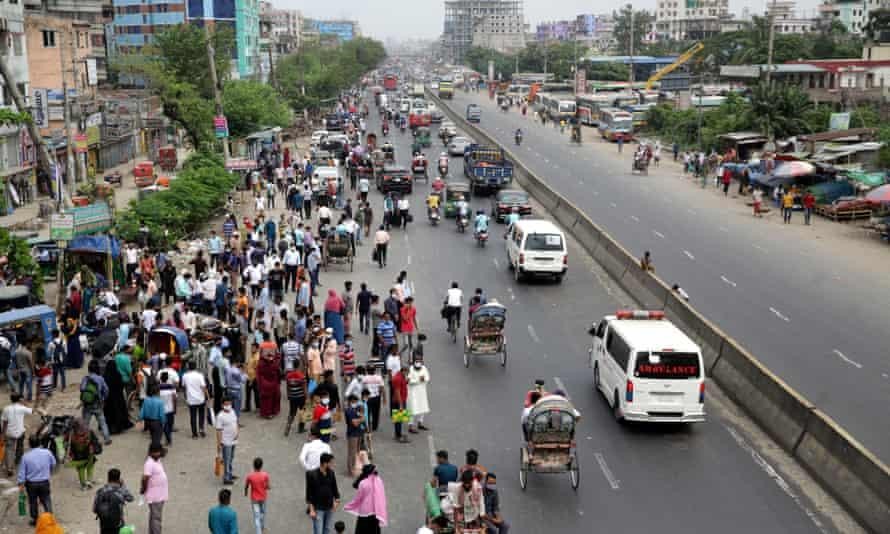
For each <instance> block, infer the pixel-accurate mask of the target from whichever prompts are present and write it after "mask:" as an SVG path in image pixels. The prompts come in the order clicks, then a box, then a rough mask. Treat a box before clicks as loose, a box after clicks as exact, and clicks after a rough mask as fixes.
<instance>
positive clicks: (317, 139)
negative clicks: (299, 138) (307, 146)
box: [310, 130, 330, 145]
mask: <svg viewBox="0 0 890 534" xmlns="http://www.w3.org/2000/svg"><path fill="white" fill-rule="evenodd" d="M329 135H330V132H329V131H327V130H315V131H314V132H312V139H311V141H310V142H311V143H312V144H313V145H317V144H318V143H321V140H322V139H324V138H325V137H327V136H329Z"/></svg>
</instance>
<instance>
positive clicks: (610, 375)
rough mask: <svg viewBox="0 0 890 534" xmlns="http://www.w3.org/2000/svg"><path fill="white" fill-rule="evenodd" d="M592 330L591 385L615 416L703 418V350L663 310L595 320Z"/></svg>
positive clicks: (678, 420) (669, 420)
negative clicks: (602, 397) (666, 317)
mask: <svg viewBox="0 0 890 534" xmlns="http://www.w3.org/2000/svg"><path fill="white" fill-rule="evenodd" d="M590 334H591V335H592V336H593V345H592V346H591V348H590V351H589V352H590V365H591V367H593V384H594V387H595V388H596V389H598V390H600V392H601V393H602V394H603V396H604V397H605V398H606V401H608V402H609V405H610V406H611V407H612V412H613V414H614V415H615V419H616V420H618V421H622V420H628V421H650V422H665V423H697V422H702V421H704V420H705V365H704V361H703V360H702V356H701V350H700V349H699V347H698V345H696V344H695V342H693V341H692V340H691V339H689V337H688V336H687V335H686V334H684V333H683V331H682V330H680V329H679V328H677V327H676V326H675V325H674V324H673V323H671V322H670V321H668V320H666V319H665V318H664V312H663V311H640V310H623V311H619V312H617V313H616V314H615V315H607V316H606V317H604V318H603V320H602V321H600V322H599V323H597V324H594V325H593V326H592V327H591V329H590Z"/></svg>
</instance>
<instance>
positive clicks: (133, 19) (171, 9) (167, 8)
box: [108, 0, 186, 55]
mask: <svg viewBox="0 0 890 534" xmlns="http://www.w3.org/2000/svg"><path fill="white" fill-rule="evenodd" d="M185 13H186V0H114V19H113V20H112V23H111V25H110V26H109V28H108V36H109V39H108V41H109V48H110V49H111V54H112V55H117V54H124V55H125V54H131V53H138V52H139V50H141V49H142V47H143V46H145V45H146V44H148V43H150V42H151V40H152V36H153V35H154V34H156V33H161V32H163V31H164V30H165V29H167V28H169V27H170V26H175V25H177V24H182V23H184V22H185Z"/></svg>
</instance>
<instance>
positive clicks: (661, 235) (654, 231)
mask: <svg viewBox="0 0 890 534" xmlns="http://www.w3.org/2000/svg"><path fill="white" fill-rule="evenodd" d="M652 233H653V234H655V237H658V238H660V239H664V234H662V233H661V232H659V231H658V230H652Z"/></svg>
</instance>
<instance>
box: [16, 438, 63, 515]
mask: <svg viewBox="0 0 890 534" xmlns="http://www.w3.org/2000/svg"><path fill="white" fill-rule="evenodd" d="M28 445H30V447H31V450H29V451H28V452H26V453H25V454H24V455H23V456H22V463H21V464H19V475H18V483H19V491H22V492H27V493H28V510H29V512H30V515H31V522H30V523H29V524H30V525H31V526H34V525H35V524H36V523H37V500H38V499H39V500H40V504H42V505H43V509H44V510H45V511H47V512H52V511H53V501H52V498H51V497H50V487H49V479H50V476H51V473H52V469H53V467H55V465H56V457H55V456H53V453H51V452H49V451H48V450H46V449H45V448H43V447H41V446H40V438H39V437H38V436H36V435H33V434H32V435H31V437H30V438H28Z"/></svg>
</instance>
